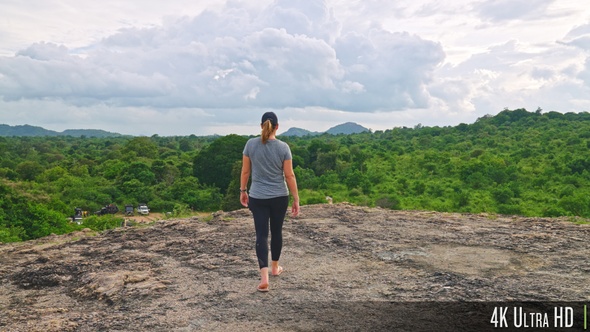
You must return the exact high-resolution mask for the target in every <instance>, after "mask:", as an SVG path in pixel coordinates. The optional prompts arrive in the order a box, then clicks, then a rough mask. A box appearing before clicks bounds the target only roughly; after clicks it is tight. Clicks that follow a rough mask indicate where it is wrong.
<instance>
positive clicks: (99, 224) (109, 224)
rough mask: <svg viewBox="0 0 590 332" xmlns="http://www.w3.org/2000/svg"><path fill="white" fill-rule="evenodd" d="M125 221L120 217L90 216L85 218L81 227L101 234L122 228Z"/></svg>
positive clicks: (108, 215) (110, 215) (109, 215)
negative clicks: (108, 230)
mask: <svg viewBox="0 0 590 332" xmlns="http://www.w3.org/2000/svg"><path fill="white" fill-rule="evenodd" d="M124 221H125V220H124V218H122V217H120V216H115V215H112V214H107V215H104V216H90V217H88V218H84V220H83V221H82V224H81V226H82V228H90V229H92V230H93V231H99V232H101V231H106V230H107V229H113V228H117V227H121V225H123V222H124Z"/></svg>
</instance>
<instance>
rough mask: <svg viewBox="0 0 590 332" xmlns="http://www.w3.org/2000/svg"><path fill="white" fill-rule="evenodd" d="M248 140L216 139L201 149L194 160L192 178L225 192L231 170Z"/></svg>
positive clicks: (237, 138) (241, 138) (238, 137)
mask: <svg viewBox="0 0 590 332" xmlns="http://www.w3.org/2000/svg"><path fill="white" fill-rule="evenodd" d="M247 141H248V139H247V138H246V137H243V136H239V135H234V134H231V135H227V136H224V137H221V138H218V139H217V140H215V141H214V142H213V143H211V144H210V145H209V146H208V147H206V148H205V149H203V150H202V151H201V152H200V153H199V154H198V155H197V156H196V157H195V159H194V162H193V165H194V168H193V170H194V176H195V177H197V178H198V179H199V181H200V182H201V183H203V184H206V185H211V186H215V187H217V188H219V189H222V190H226V189H227V187H228V186H229V183H230V181H231V179H232V168H233V166H234V163H235V162H236V160H241V159H242V152H243V151H244V146H245V144H246V142H247Z"/></svg>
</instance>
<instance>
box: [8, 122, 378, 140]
mask: <svg viewBox="0 0 590 332" xmlns="http://www.w3.org/2000/svg"><path fill="white" fill-rule="evenodd" d="M368 131H370V130H369V129H367V128H365V127H363V126H361V125H359V124H357V123H354V122H345V123H342V124H339V125H336V126H334V127H332V128H330V129H328V130H326V131H324V132H318V131H309V130H307V129H302V128H297V127H292V128H289V130H287V131H286V132H284V133H282V134H279V136H299V137H302V136H308V135H309V136H317V135H322V134H331V135H340V134H344V135H350V134H358V133H362V132H368ZM10 136H35V137H39V136H52V137H55V136H72V137H82V136H86V137H119V136H127V135H123V134H119V133H113V132H109V131H106V130H101V129H66V130H64V131H62V132H58V131H55V130H50V129H45V128H43V127H39V126H31V125H28V124H25V125H16V126H10V125H7V124H0V137H10ZM131 136H134V135H131Z"/></svg>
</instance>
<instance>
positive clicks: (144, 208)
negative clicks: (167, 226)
mask: <svg viewBox="0 0 590 332" xmlns="http://www.w3.org/2000/svg"><path fill="white" fill-rule="evenodd" d="M137 213H139V214H143V215H148V214H150V209H149V208H148V206H147V205H146V204H143V203H139V204H138V205H137Z"/></svg>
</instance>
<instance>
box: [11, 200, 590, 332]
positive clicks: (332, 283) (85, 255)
mask: <svg viewBox="0 0 590 332" xmlns="http://www.w3.org/2000/svg"><path fill="white" fill-rule="evenodd" d="M589 241H590V226H589V225H587V224H585V225H578V224H574V223H572V222H570V221H568V220H560V219H542V218H523V217H507V216H495V215H466V214H450V213H436V212H418V211H391V210H386V209H379V208H366V207H358V206H352V205H349V204H334V205H310V206H304V207H302V211H301V215H300V216H299V217H297V218H289V219H288V220H287V221H286V223H285V227H284V251H283V255H282V258H281V264H282V265H283V266H284V267H285V272H284V273H283V274H282V275H281V276H279V277H271V285H270V287H271V290H270V292H269V293H259V292H257V291H256V286H257V284H258V271H257V263H256V256H255V252H254V230H253V222H252V219H251V215H250V213H249V211H248V210H246V209H244V210H239V211H234V212H228V213H224V212H217V213H214V214H212V215H209V216H204V217H193V218H190V219H176V220H159V221H157V222H156V223H155V224H153V225H148V226H145V225H141V226H138V227H125V228H119V229H116V230H110V231H106V232H103V233H95V232H92V231H84V232H78V233H73V234H68V235H63V236H50V237H46V238H43V239H39V240H35V241H29V242H25V243H16V244H2V245H0V331H45V332H49V331H198V330H203V331H251V330H271V329H272V330H283V331H316V330H326V331H327V330H358V331H366V330H392V329H396V330H403V331H412V330H420V328H417V327H416V325H413V324H415V322H414V323H412V321H415V320H416V319H420V320H421V321H423V322H426V323H428V324H430V325H428V324H426V323H425V324H426V325H424V326H428V328H424V329H423V330H428V329H430V328H435V327H436V326H437V324H438V328H439V329H442V330H444V327H445V326H443V325H440V324H443V323H442V322H441V321H437V319H438V318H437V317H438V315H447V316H448V314H449V312H448V311H453V310H456V311H457V310H459V309H465V308H464V307H461V306H457V304H465V305H467V306H469V305H471V306H474V305H476V304H474V303H480V302H481V303H493V302H496V301H533V302H543V301H545V302H552V301H558V302H563V301H575V302H590V274H589V273H590V261H589V260H588V257H589V256H590V246H589ZM441 304H443V305H442V306H443V308H441ZM429 306H433V308H428V307H429ZM444 307H446V309H445V308H444ZM444 310H447V312H444ZM490 315H491V313H490ZM408 317H411V318H412V319H410V320H408ZM456 317H457V320H460V319H461V316H460V314H459V315H457V316H456ZM484 318H485V323H488V321H489V319H490V318H489V317H487V316H486V317H483V318H477V319H484ZM437 322H438V323H437ZM445 322H446V321H445ZM455 323H456V322H455ZM444 324H450V323H448V322H446V323H444ZM449 330H458V329H457V328H456V326H455V327H454V328H452V329H451V328H450V329H449Z"/></svg>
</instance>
